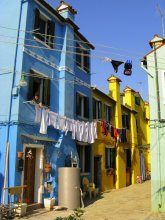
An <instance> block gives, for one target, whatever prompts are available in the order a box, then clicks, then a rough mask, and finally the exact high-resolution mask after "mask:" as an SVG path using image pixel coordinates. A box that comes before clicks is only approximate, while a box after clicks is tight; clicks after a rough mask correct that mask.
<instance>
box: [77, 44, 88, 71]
mask: <svg viewBox="0 0 165 220" xmlns="http://www.w3.org/2000/svg"><path fill="white" fill-rule="evenodd" d="M76 64H77V66H79V67H80V68H81V69H83V70H85V71H86V72H88V73H89V68H90V59H89V51H88V50H85V49H83V48H82V47H80V45H79V44H78V43H76Z"/></svg>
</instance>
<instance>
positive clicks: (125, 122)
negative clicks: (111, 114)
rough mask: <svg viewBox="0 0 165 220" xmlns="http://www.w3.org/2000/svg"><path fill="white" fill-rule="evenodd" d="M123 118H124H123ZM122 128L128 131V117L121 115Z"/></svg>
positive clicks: (127, 115)
mask: <svg viewBox="0 0 165 220" xmlns="http://www.w3.org/2000/svg"><path fill="white" fill-rule="evenodd" d="M124 117H125V118H124ZM122 128H125V129H128V130H129V129H130V115H129V114H126V113H122Z"/></svg>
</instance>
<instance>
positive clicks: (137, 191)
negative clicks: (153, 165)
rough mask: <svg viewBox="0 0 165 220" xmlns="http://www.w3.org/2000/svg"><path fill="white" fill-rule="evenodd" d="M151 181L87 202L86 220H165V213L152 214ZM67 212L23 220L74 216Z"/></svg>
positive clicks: (43, 213) (33, 215)
mask: <svg viewBox="0 0 165 220" xmlns="http://www.w3.org/2000/svg"><path fill="white" fill-rule="evenodd" d="M150 190H151V181H145V182H143V183H142V184H135V185H130V186H128V187H125V188H121V189H118V190H115V189H113V190H111V191H108V192H105V193H102V194H101V195H100V196H97V198H95V199H92V200H91V201H88V202H86V205H85V208H84V211H85V212H84V215H83V216H82V219H84V220H165V213H154V212H151V209H150V207H151V195H150ZM72 213H73V211H72V210H67V211H46V210H45V209H44V208H43V209H39V210H34V211H33V212H31V213H28V214H27V215H26V216H24V217H23V218H21V219H29V220H34V219H39V220H55V219H56V218H57V217H67V216H69V215H70V214H72Z"/></svg>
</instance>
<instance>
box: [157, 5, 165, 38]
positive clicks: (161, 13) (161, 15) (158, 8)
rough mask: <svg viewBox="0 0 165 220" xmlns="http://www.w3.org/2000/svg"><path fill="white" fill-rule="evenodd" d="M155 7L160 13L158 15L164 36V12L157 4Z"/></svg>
mask: <svg viewBox="0 0 165 220" xmlns="http://www.w3.org/2000/svg"><path fill="white" fill-rule="evenodd" d="M156 9H157V11H158V13H159V14H160V17H161V19H162V32H163V38H164V37H165V33H164V13H163V12H162V9H161V8H160V6H159V4H157V6H156Z"/></svg>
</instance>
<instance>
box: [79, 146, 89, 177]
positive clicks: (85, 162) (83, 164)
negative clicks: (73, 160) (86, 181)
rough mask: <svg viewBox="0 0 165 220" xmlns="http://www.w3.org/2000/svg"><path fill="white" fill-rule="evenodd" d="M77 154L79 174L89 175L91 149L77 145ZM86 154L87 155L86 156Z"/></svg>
mask: <svg viewBox="0 0 165 220" xmlns="http://www.w3.org/2000/svg"><path fill="white" fill-rule="evenodd" d="M76 147H77V152H78V157H79V168H80V170H81V171H80V172H81V173H90V171H91V163H90V161H91V160H90V158H91V148H90V145H81V144H77V145H76ZM87 154H88V155H87Z"/></svg>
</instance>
